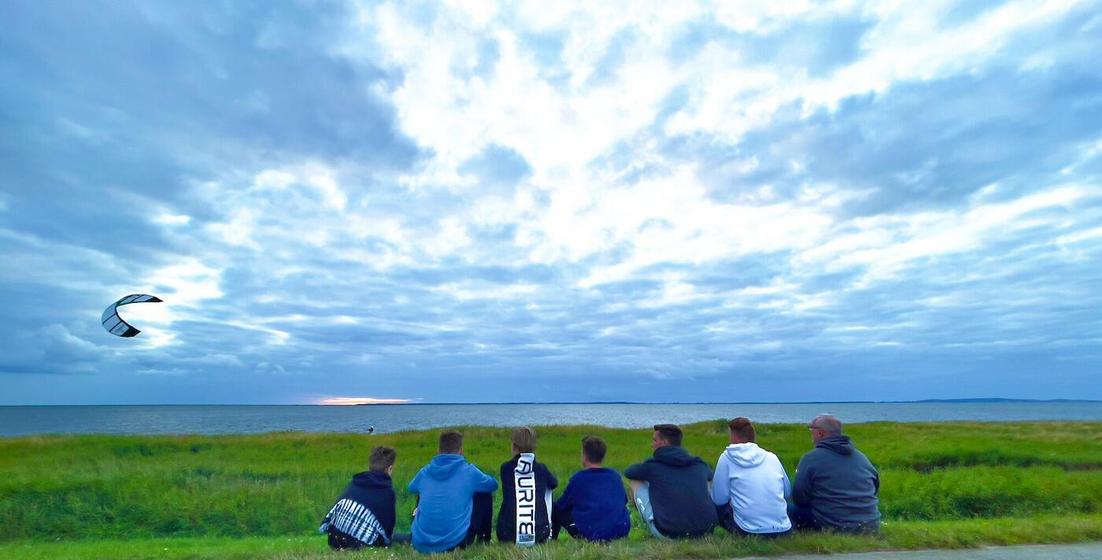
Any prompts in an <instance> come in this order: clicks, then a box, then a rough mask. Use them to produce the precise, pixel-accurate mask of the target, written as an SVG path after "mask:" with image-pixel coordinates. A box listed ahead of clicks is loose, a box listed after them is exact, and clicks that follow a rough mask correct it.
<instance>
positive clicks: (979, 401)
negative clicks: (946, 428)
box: [0, 397, 1102, 408]
mask: <svg viewBox="0 0 1102 560" xmlns="http://www.w3.org/2000/svg"><path fill="white" fill-rule="evenodd" d="M1019 402H1020V403H1061V402H1067V403H1083V402H1087V403H1096V402H1102V400H1100V399H1009V398H998V397H983V398H961V399H920V400H798V401H768V400H750V401H678V402H651V401H630V400H592V401H590V400H587V401H560V400H551V401H516V402H485V401H483V402H364V403H354V405H318V403H313V402H311V403H279V402H272V403H256V402H252V403H234V402H215V403H210V402H187V403H180V402H172V403H162V402H147V403H99V405H0V408H17V407H25V408H31V407H43V408H44V407H456V406H503V405H540V406H547V405H658V406H662V405H684V406H695V405H983V403H996V405H997V403H1019Z"/></svg>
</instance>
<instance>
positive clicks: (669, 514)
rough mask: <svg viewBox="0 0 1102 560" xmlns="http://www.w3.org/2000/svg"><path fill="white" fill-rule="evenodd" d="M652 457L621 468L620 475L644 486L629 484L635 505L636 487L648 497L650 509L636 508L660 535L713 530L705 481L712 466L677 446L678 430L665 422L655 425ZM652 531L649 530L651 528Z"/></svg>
mask: <svg viewBox="0 0 1102 560" xmlns="http://www.w3.org/2000/svg"><path fill="white" fill-rule="evenodd" d="M654 438H655V444H654V446H653V447H655V449H654V456H653V457H651V458H649V459H647V460H646V461H644V462H642V463H638V464H635V465H631V466H630V467H628V468H627V469H625V470H624V476H625V477H627V478H629V479H631V480H633V481H639V482H646V483H647V488H643V487H633V488H635V492H636V504H637V505H640V506H641V508H642V507H645V506H644V505H643V504H640V503H639V502H640V500H639V498H640V490H644V491H645V492H646V493H647V495H648V498H649V505H650V507H651V511H650V512H644V511H642V510H641V511H640V513H641V514H642V515H644V519H647V518H648V517H649V518H651V520H653V524H654V528H655V529H656V530H657V532H658V533H660V535H661V536H665V537H669V538H684V537H698V536H703V535H707V534H710V533H711V532H712V530H713V529H715V526H716V522H717V521H718V517H717V515H716V509H715V506H714V505H713V504H712V496H711V493H710V492H709V491H708V481H709V480H711V478H712V469H711V468H709V467H708V465H707V464H706V463H705V462H704V461H703V460H701V459H700V457H694V456H691V455H689V453H688V452H687V451H685V449H684V448H682V447H681V430H680V428H677V427H676V426H673V425H669V424H660V425H658V426H655V435H654ZM652 532H653V531H652Z"/></svg>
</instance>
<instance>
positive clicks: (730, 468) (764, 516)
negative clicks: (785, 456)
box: [712, 443, 792, 534]
mask: <svg viewBox="0 0 1102 560" xmlns="http://www.w3.org/2000/svg"><path fill="white" fill-rule="evenodd" d="M789 492H790V487H789V484H788V474H787V473H785V472H784V466H783V465H781V461H780V459H777V456H776V455H774V454H772V453H770V452H768V451H766V450H764V449H762V448H760V447H758V445H757V444H756V443H733V444H731V445H728V446H727V449H725V450H724V451H723V453H722V454H720V456H719V460H718V461H717V462H716V472H715V478H713V479H712V501H713V502H715V504H716V505H717V506H721V505H724V504H727V503H730V504H731V508H732V509H733V510H734V516H735V523H736V524H737V525H738V526H739V528H740V529H742V530H743V531H745V532H747V533H757V534H767V533H783V532H785V531H787V530H789V529H791V528H792V523H791V522H790V521H789V520H788V502H787V501H786V500H785V496H787V495H788V494H789Z"/></svg>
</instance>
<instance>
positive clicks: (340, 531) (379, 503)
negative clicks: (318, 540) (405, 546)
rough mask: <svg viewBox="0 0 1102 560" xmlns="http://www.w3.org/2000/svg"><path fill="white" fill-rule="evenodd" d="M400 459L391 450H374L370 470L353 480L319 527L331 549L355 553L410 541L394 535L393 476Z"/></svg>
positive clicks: (386, 448)
mask: <svg viewBox="0 0 1102 560" xmlns="http://www.w3.org/2000/svg"><path fill="white" fill-rule="evenodd" d="M397 457H398V454H397V453H396V452H395V451H394V448H392V447H384V446H379V447H376V448H374V449H372V450H371V458H370V459H369V461H370V470H368V471H365V472H362V473H359V474H357V475H355V476H353V477H352V482H351V483H349V485H348V488H346V489H345V490H344V493H343V494H341V496H340V497H339V498H337V503H336V505H334V506H333V508H332V509H330V510H329V513H328V514H326V516H325V520H324V521H322V523H321V527H318V532H320V533H329V548H332V549H334V550H342V549H356V548H362V547H365V546H389V545H390V544H391V543H392V542H408V541H409V535H402V534H394V518H395V515H394V487H393V486H391V482H390V475H391V473H393V472H394V461H395V459H397Z"/></svg>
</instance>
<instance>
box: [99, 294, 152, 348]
mask: <svg viewBox="0 0 1102 560" xmlns="http://www.w3.org/2000/svg"><path fill="white" fill-rule="evenodd" d="M162 301H164V300H162V299H161V298H159V297H157V296H149V295H146V294H130V295H128V296H126V297H124V298H122V299H120V300H119V301H116V302H115V303H112V304H111V305H108V306H107V309H104V310H103V315H102V316H101V317H100V323H102V324H103V328H105V329H107V332H109V333H111V334H113V335H115V336H121V337H124V338H128V337H131V336H134V335H136V334H138V333H140V332H142V331H139V330H138V329H135V328H134V327H133V326H131V325H130V323H127V322H126V321H123V320H122V317H119V307H120V306H123V305H129V304H131V303H160V302H162Z"/></svg>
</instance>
